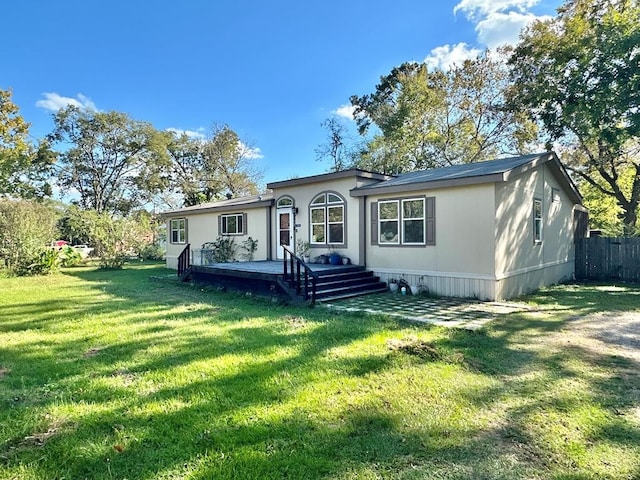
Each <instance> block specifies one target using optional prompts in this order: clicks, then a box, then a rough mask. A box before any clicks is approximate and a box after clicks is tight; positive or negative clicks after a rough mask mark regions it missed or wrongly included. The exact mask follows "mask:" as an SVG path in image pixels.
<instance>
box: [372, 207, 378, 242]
mask: <svg viewBox="0 0 640 480" xmlns="http://www.w3.org/2000/svg"><path fill="white" fill-rule="evenodd" d="M371 245H378V202H371Z"/></svg>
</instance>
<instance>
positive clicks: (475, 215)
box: [367, 183, 495, 298]
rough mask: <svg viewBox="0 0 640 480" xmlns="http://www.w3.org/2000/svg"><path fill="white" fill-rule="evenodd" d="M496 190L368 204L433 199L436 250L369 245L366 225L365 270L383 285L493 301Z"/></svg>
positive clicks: (476, 188)
mask: <svg viewBox="0 0 640 480" xmlns="http://www.w3.org/2000/svg"><path fill="white" fill-rule="evenodd" d="M494 195H495V189H494V184H492V183H490V184H480V185H472V186H463V187H455V188H446V189H434V190H430V191H421V192H412V193H407V194H406V195H403V196H402V197H399V196H398V195H397V194H395V195H389V196H376V197H370V198H368V199H367V215H369V214H370V211H371V203H373V202H377V201H379V200H384V199H391V198H415V197H420V196H422V197H435V209H436V213H435V225H436V227H435V236H436V244H435V246H421V247H410V246H386V245H385V246H380V245H371V241H370V238H371V225H367V265H368V266H369V268H371V269H372V270H374V271H375V272H376V273H378V274H379V275H380V276H381V277H382V278H383V279H384V280H388V279H389V278H398V277H404V278H405V279H407V281H409V282H410V283H423V284H425V285H427V286H428V287H429V289H430V290H431V291H432V292H433V293H438V294H441V295H453V296H466V297H479V298H491V296H492V295H493V288H494V285H493V279H494V265H495V264H494V255H493V249H494V241H495V235H494V231H495V215H494V201H495V198H494Z"/></svg>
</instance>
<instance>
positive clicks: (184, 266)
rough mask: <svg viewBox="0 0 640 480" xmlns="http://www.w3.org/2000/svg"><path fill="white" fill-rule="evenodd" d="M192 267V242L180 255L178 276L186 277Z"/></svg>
mask: <svg viewBox="0 0 640 480" xmlns="http://www.w3.org/2000/svg"><path fill="white" fill-rule="evenodd" d="M189 268H191V244H190V243H187V245H186V246H185V247H184V249H183V250H182V252H181V253H180V255H179V256H178V276H179V277H180V278H184V277H185V276H186V275H187V274H188V270H189Z"/></svg>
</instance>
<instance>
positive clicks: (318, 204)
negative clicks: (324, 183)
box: [309, 192, 347, 247]
mask: <svg viewBox="0 0 640 480" xmlns="http://www.w3.org/2000/svg"><path fill="white" fill-rule="evenodd" d="M331 195H333V196H335V197H336V198H337V199H339V201H338V200H331V201H329V196H331ZM320 200H322V201H320ZM346 205H347V202H346V201H345V200H344V199H343V198H342V197H341V196H340V195H338V194H337V193H334V192H323V193H319V194H318V195H316V196H315V197H314V198H312V199H311V202H310V203H309V237H310V239H311V245H325V246H328V247H331V246H344V245H346V244H347V219H346V214H347V209H346ZM330 208H340V209H341V210H342V221H340V222H330V221H329V209H330ZM314 210H322V211H323V212H324V222H322V223H319V222H313V211H314ZM317 225H321V226H322V228H323V229H324V241H323V242H316V241H314V240H313V227H314V226H317ZM331 225H342V241H341V242H330V241H329V240H330V239H329V235H330V233H329V232H330V226H331Z"/></svg>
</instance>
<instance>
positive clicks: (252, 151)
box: [239, 142, 264, 160]
mask: <svg viewBox="0 0 640 480" xmlns="http://www.w3.org/2000/svg"><path fill="white" fill-rule="evenodd" d="M239 148H240V151H241V152H242V153H243V154H244V155H243V156H244V158H248V159H249V160H260V159H261V158H264V155H263V154H262V150H260V148H258V147H250V146H249V145H247V144H245V143H243V142H240V147H239Z"/></svg>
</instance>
